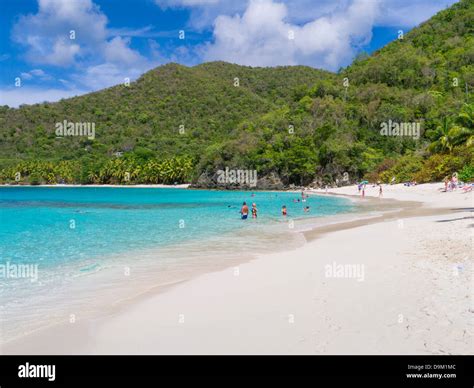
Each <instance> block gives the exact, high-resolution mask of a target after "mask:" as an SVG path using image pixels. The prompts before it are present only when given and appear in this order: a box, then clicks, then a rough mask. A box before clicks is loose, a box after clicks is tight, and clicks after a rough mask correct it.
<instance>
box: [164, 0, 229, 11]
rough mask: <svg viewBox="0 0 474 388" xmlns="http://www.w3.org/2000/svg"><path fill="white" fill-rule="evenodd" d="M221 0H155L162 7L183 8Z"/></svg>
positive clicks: (212, 3) (210, 3) (216, 2)
mask: <svg viewBox="0 0 474 388" xmlns="http://www.w3.org/2000/svg"><path fill="white" fill-rule="evenodd" d="M219 2H220V1H219V0H155V3H156V4H157V5H159V6H160V7H161V8H163V9H166V8H183V7H196V6H205V5H214V4H218V3H219Z"/></svg>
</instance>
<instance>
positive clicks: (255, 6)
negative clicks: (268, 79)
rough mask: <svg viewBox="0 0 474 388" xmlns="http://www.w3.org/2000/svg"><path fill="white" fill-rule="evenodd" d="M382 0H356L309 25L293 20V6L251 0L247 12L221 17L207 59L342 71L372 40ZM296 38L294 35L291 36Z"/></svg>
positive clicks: (252, 64) (270, 0)
mask: <svg viewBox="0 0 474 388" xmlns="http://www.w3.org/2000/svg"><path fill="white" fill-rule="evenodd" d="M378 3H379V2H378V1H376V0H354V1H353V2H352V3H351V4H350V5H349V6H348V7H347V8H346V9H344V10H341V11H338V12H336V13H334V14H332V15H331V16H322V17H320V18H317V19H315V20H313V21H311V22H308V23H306V24H303V25H298V24H292V23H289V22H288V21H287V17H288V9H287V6H286V5H285V4H283V3H276V2H274V1H273V0H251V1H250V2H249V5H248V7H247V9H246V10H245V12H244V13H243V15H242V16H240V15H235V16H233V17H229V16H225V15H223V16H219V17H218V18H217V19H216V21H215V24H214V42H213V43H212V44H209V45H208V46H207V47H206V48H205V54H204V55H205V58H206V59H207V60H217V59H220V60H224V61H229V62H233V63H239V64H242V65H251V66H275V65H295V64H308V65H313V66H316V67H324V68H329V69H332V70H336V69H337V68H338V67H340V66H341V65H343V64H346V63H347V62H348V61H350V59H351V58H352V57H353V56H354V52H355V47H357V46H358V45H360V44H364V43H367V42H368V41H369V40H370V39H371V36H372V35H371V34H372V32H371V31H372V26H373V24H374V20H375V17H376V15H377V10H378ZM292 37H294V39H291V38H292Z"/></svg>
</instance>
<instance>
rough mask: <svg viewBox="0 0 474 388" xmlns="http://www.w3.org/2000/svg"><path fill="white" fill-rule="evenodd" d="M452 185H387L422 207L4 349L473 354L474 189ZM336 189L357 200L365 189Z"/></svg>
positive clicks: (312, 237)
mask: <svg viewBox="0 0 474 388" xmlns="http://www.w3.org/2000/svg"><path fill="white" fill-rule="evenodd" d="M442 187H443V185H442V184H441V183H439V184H426V185H418V186H414V187H405V186H403V185H394V186H385V185H384V187H383V188H384V198H390V199H396V200H400V201H417V202H421V203H422V204H423V206H422V207H420V208H416V209H413V210H407V211H406V212H404V213H403V212H402V213H399V216H397V214H396V213H395V215H393V214H392V216H391V217H386V218H384V217H378V218H377V219H376V220H370V219H364V220H363V221H361V223H360V224H353V225H352V224H351V225H346V227H340V228H338V227H332V228H331V230H330V231H329V230H326V231H324V230H322V231H317V230H315V231H312V232H308V233H306V234H305V236H306V237H307V240H308V242H307V243H306V244H305V245H304V246H302V247H300V248H297V249H295V250H292V251H285V252H279V253H272V254H265V255H261V256H259V257H258V258H257V259H255V260H252V261H250V262H247V263H244V264H241V265H239V266H238V267H232V268H227V269H225V270H222V271H219V272H213V273H207V274H204V275H200V276H198V277H196V278H194V279H192V280H190V281H187V282H183V283H181V284H178V285H176V286H173V287H170V288H168V289H166V290H162V291H160V292H155V293H152V294H149V295H147V296H146V297H142V298H140V299H138V300H133V301H130V302H129V303H127V304H126V305H125V306H123V307H122V308H120V309H119V310H117V312H116V313H114V314H112V315H110V316H106V317H102V318H99V319H96V320H93V321H91V320H81V319H80V317H78V320H77V321H76V322H75V323H71V324H65V325H62V326H57V327H53V328H50V329H47V330H43V331H41V332H36V333H34V334H31V335H29V336H26V337H23V338H21V339H18V340H16V341H14V342H10V343H7V344H6V345H5V346H3V347H2V349H0V350H1V352H2V353H4V354H14V353H19V354H24V353H26V354H37V353H40V354H472V353H474V347H473V334H474V327H473V317H474V298H473V291H474V278H473V269H474V267H473V258H472V241H473V239H472V238H473V231H474V228H473V221H472V210H473V208H474V206H473V205H474V203H473V194H472V193H462V192H461V191H459V190H458V191H455V192H448V193H444V192H441V191H439V189H440V188H442ZM328 191H329V193H333V194H336V195H357V187H356V186H350V187H344V188H338V189H329V190H328ZM319 192H321V193H324V192H325V190H320V191H319ZM328 195H329V194H328ZM366 197H367V198H366V199H360V198H359V197H358V198H356V200H363V201H370V200H372V201H375V199H371V198H370V197H378V188H375V187H374V188H372V187H367V189H366ZM382 202H383V201H382ZM402 205H403V203H400V207H403V206H402ZM420 209H424V211H420ZM352 216H353V215H352ZM338 229H339V230H338Z"/></svg>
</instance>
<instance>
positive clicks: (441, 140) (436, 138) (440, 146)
mask: <svg viewBox="0 0 474 388" xmlns="http://www.w3.org/2000/svg"><path fill="white" fill-rule="evenodd" d="M451 128H452V127H451V122H450V120H449V119H448V118H447V117H445V119H444V122H443V125H440V126H438V127H437V128H436V129H435V130H432V131H428V133H427V135H428V136H429V137H430V138H431V139H433V142H432V143H431V144H430V145H429V146H428V149H429V150H430V151H431V152H446V151H448V152H451V151H452V149H453V147H454V137H453V135H454V133H453V132H452V131H451Z"/></svg>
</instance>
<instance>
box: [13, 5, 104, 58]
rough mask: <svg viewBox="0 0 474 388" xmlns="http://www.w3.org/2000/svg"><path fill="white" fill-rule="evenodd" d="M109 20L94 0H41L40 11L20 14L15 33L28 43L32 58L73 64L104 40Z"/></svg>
mask: <svg viewBox="0 0 474 388" xmlns="http://www.w3.org/2000/svg"><path fill="white" fill-rule="evenodd" d="M106 24H107V17H106V16H105V15H104V14H103V13H101V12H100V9H99V8H98V7H97V6H96V5H94V4H93V3H92V1H91V0H76V1H68V0H39V1H38V13H36V14H29V15H26V16H21V17H20V18H19V20H18V22H17V23H16V24H15V25H14V27H13V31H12V37H13V40H14V41H15V42H17V43H19V44H21V45H23V46H25V48H26V50H27V51H26V59H27V60H28V61H30V62H32V63H43V64H48V65H54V66H70V65H72V64H74V62H75V60H76V58H77V57H79V56H85V55H88V54H91V53H93V52H95V51H96V49H97V47H98V46H100V44H102V43H103V42H104V41H105V39H106V37H107V32H106ZM71 31H73V34H71ZM73 35H74V36H73ZM71 37H74V38H75V39H71Z"/></svg>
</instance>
